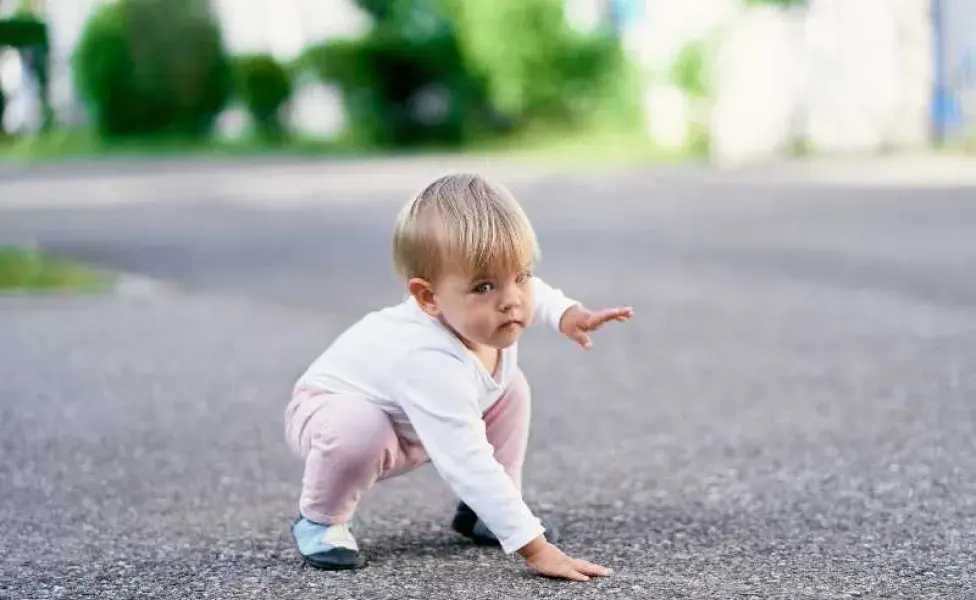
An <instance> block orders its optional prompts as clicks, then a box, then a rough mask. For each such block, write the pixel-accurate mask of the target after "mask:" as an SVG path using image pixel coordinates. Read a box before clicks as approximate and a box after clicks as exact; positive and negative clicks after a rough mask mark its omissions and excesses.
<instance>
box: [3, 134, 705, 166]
mask: <svg viewBox="0 0 976 600" xmlns="http://www.w3.org/2000/svg"><path fill="white" fill-rule="evenodd" d="M445 153H457V154H475V155H489V156H502V157H519V158H525V159H527V160H532V161H541V162H548V163H554V162H555V163H558V164H564V165H570V166H574V167H577V166H578V167H587V168H598V167H601V166H621V165H623V166H630V165H638V164H655V163H662V162H676V161H681V160H686V159H688V158H689V156H688V155H687V154H669V153H666V152H663V151H661V150H659V149H657V148H655V147H654V146H653V145H652V144H651V142H650V141H649V140H648V139H647V138H646V136H644V135H643V132H641V131H636V130H633V131H612V132H608V131H593V132H585V131H584V132H577V133H572V134H567V133H565V132H561V131H541V130H536V131H529V132H525V133H521V134H519V135H517V136H509V137H506V138H501V139H486V140H484V141H481V142H477V143H474V144H472V145H470V146H468V147H466V148H462V149H456V148H455V149H452V148H445V147H437V146H431V147H426V148H418V149H410V150H397V151H377V150H372V149H364V148H361V147H356V146H354V145H353V144H352V143H350V142H346V141H341V140H340V141H321V140H310V139H292V140H288V141H286V142H284V143H282V144H280V145H270V144H266V143H262V142H261V141H259V140H254V139H244V140H240V141H221V140H216V139H211V140H205V141H200V142H188V141H187V140H186V139H182V138H148V139H138V140H131V141H118V142H111V143H107V142H103V141H101V140H99V139H98V137H97V136H95V135H94V134H93V133H91V132H86V131H70V132H55V133H51V134H48V135H45V136H37V137H28V138H22V139H17V138H7V139H2V138H0V164H4V163H6V164H36V163H52V162H59V161H65V160H71V159H78V158H96V159H97V158H112V157H125V158H140V159H146V160H151V159H158V158H185V159H193V158H206V157H210V158H234V157H248V156H268V157H273V156H280V157H287V156H299V157H336V158H338V157H346V158H348V157H378V156H384V155H385V156H405V155H414V156H416V155H425V154H434V155H443V154H445Z"/></svg>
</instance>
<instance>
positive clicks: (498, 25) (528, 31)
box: [441, 0, 633, 124]
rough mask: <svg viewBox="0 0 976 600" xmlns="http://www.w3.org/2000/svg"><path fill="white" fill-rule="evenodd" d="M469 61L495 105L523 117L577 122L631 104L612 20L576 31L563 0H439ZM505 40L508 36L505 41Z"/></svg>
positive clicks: (523, 119)
mask: <svg viewBox="0 0 976 600" xmlns="http://www.w3.org/2000/svg"><path fill="white" fill-rule="evenodd" d="M441 2H442V3H443V4H444V5H445V6H447V7H448V8H449V10H450V12H451V14H452V16H453V18H454V22H455V23H456V27H457V32H458V33H457V35H458V40H459V42H460V46H461V52H462V55H463V56H464V58H465V61H466V63H467V64H468V65H469V67H470V68H471V69H473V70H474V71H475V73H476V74H478V75H479V76H481V77H483V78H484V79H485V80H486V82H487V86H488V93H489V98H490V100H491V102H492V105H493V106H494V108H495V109H497V110H498V111H500V112H501V113H503V114H505V115H506V116H507V117H509V118H511V119H515V120H518V121H523V122H525V121H544V122H554V123H558V124H567V123H574V122H577V121H579V120H581V119H585V118H586V117H587V116H589V115H591V114H592V113H594V112H597V111H599V110H600V106H601V105H604V106H606V105H607V104H608V103H609V104H611V105H614V104H615V106H614V110H617V109H621V108H622V107H623V106H624V105H626V104H630V103H631V100H632V98H628V96H629V95H630V94H631V93H632V92H633V89H631V88H630V87H629V86H630V83H632V80H631V79H630V77H629V74H628V72H627V71H628V67H629V65H628V62H627V59H626V57H625V55H624V53H623V50H622V48H621V46H620V42H619V40H618V39H617V38H616V36H615V35H613V32H612V31H611V30H610V28H609V27H608V28H607V29H605V30H598V31H596V32H593V33H581V32H578V31H575V30H573V29H572V28H571V27H570V26H569V24H568V22H567V20H566V16H565V13H564V10H565V9H564V2H563V0H492V1H491V2H469V1H465V0H441ZM500 40H504V42H503V43H500Z"/></svg>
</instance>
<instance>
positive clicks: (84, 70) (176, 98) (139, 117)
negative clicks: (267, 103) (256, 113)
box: [73, 0, 234, 138]
mask: <svg viewBox="0 0 976 600" xmlns="http://www.w3.org/2000/svg"><path fill="white" fill-rule="evenodd" d="M73 64H74V75H75V85H76V87H77V89H78V90H79V94H80V96H81V97H82V98H83V99H84V100H85V102H86V104H87V106H88V107H89V110H90V111H91V113H92V115H93V117H94V119H95V122H96V123H97V125H98V130H99V132H100V133H101V134H102V135H103V136H104V137H109V138H110V137H119V136H131V135H154V134H175V135H180V136H189V137H202V136H205V135H208V134H209V133H210V131H211V130H212V127H213V124H214V121H215V120H216V117H217V115H218V114H219V113H220V111H221V110H223V108H224V107H225V106H226V104H227V102H228V101H229V99H230V97H231V94H232V93H233V86H234V73H233V67H232V64H231V61H230V58H229V57H228V56H227V54H226V52H225V50H224V46H223V39H222V36H221V31H220V27H219V24H218V23H217V22H216V20H215V18H214V16H213V15H212V14H211V12H210V8H209V6H208V3H207V2H206V0H116V1H115V2H112V3H109V4H103V5H101V6H99V7H98V9H96V10H95V12H94V13H93V15H92V16H91V18H90V19H89V21H88V23H87V24H86V25H85V28H84V30H83V31H82V35H81V39H80V40H79V43H78V45H77V47H76V50H75V54H74V56H73Z"/></svg>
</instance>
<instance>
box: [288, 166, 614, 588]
mask: <svg viewBox="0 0 976 600" xmlns="http://www.w3.org/2000/svg"><path fill="white" fill-rule="evenodd" d="M393 254H394V260H395V264H396V268H397V271H398V272H399V274H400V275H401V276H402V278H403V279H404V281H405V283H406V288H407V292H408V293H407V294H406V295H405V296H404V299H403V300H402V302H400V303H399V304H396V305H394V306H390V307H386V308H383V309H380V310H377V311H375V312H372V313H369V314H367V315H366V316H364V317H363V318H362V319H361V320H359V321H358V322H357V323H355V324H353V325H352V327H350V328H349V329H347V330H346V331H345V332H343V333H342V334H341V335H339V336H338V337H337V339H335V340H334V342H333V343H332V345H331V346H330V347H329V348H328V349H326V350H325V352H323V353H322V354H321V355H320V356H319V357H318V358H317V359H316V360H315V361H314V362H313V363H312V364H311V366H310V367H309V368H308V369H307V371H306V372H305V373H304V374H303V375H302V376H301V377H300V378H299V380H298V381H297V382H296V384H295V387H294V393H293V397H292V400H291V402H290V403H289V404H288V407H287V409H286V411H285V430H286V437H287V441H288V444H289V446H290V447H291V449H292V451H294V452H295V453H296V454H298V455H299V456H300V457H302V458H303V459H304V461H305V471H304V476H303V478H302V491H301V496H300V500H299V513H300V515H299V517H298V518H297V519H296V520H295V521H294V523H293V524H292V535H293V536H294V540H295V544H296V545H297V547H298V551H299V552H300V554H301V556H302V557H303V558H304V560H305V561H307V562H308V563H309V564H311V565H313V566H315V567H318V568H322V569H351V568H358V567H361V566H363V564H364V562H365V561H364V560H363V559H362V557H361V555H360V549H359V547H358V545H357V543H356V540H355V538H354V537H353V535H352V533H351V531H350V529H349V523H350V521H351V520H352V516H353V512H354V511H355V509H356V506H357V504H358V503H359V501H360V499H361V497H362V495H363V494H364V493H366V492H367V491H368V490H369V489H370V488H371V487H372V486H373V485H374V484H375V483H376V482H378V481H381V480H384V479H388V478H390V477H394V476H397V475H401V474H404V473H406V472H408V471H410V470H412V469H415V468H417V467H419V466H420V465H423V464H425V463H426V462H427V461H430V462H431V463H432V464H433V466H434V468H435V469H436V470H437V472H438V473H439V474H440V476H441V477H443V478H444V480H445V481H446V483H447V484H448V485H449V486H450V488H451V490H452V491H453V492H454V493H455V494H456V495H457V496H458V498H459V499H460V502H459V504H458V506H457V509H456V512H455V515H454V518H453V521H452V527H453V529H454V530H455V531H457V532H458V533H460V534H462V535H464V536H467V537H468V538H471V539H472V540H474V541H475V542H476V543H481V544H491V545H498V546H500V547H501V548H502V550H503V551H504V552H505V553H506V554H511V553H513V552H518V553H519V554H521V555H522V556H523V557H524V558H525V560H526V561H527V564H528V565H529V566H530V567H531V568H533V569H534V570H536V571H537V572H539V573H541V574H543V575H547V576H550V577H561V578H567V579H574V580H580V581H586V580H588V579H589V578H590V577H592V576H605V575H609V573H610V571H609V570H608V569H606V568H604V567H602V566H599V565H594V564H592V563H589V562H586V561H583V560H578V559H573V558H570V557H568V556H566V555H565V554H563V553H562V552H561V551H560V550H559V549H558V548H557V547H556V546H555V545H554V542H555V541H556V534H555V532H554V531H553V530H552V528H551V527H548V526H547V525H545V524H543V522H542V521H540V520H539V519H538V518H537V517H536V516H535V515H534V514H533V513H532V511H531V510H530V509H529V508H528V507H527V506H526V504H525V503H524V502H523V500H522V495H521V486H522V464H523V461H524V459H525V451H526V444H527V441H528V432H529V407H530V394H529V386H528V384H527V383H526V380H525V376H524V375H523V374H522V372H521V371H520V370H519V367H518V345H517V341H518V339H519V336H520V335H521V334H522V332H523V331H525V329H526V328H527V327H529V326H530V325H531V324H533V323H542V324H545V325H547V326H549V327H551V328H553V329H555V330H558V331H559V332H561V333H562V334H564V335H565V336H567V337H568V338H570V339H571V340H573V341H575V342H577V343H579V344H580V345H581V346H582V347H583V348H586V349H588V348H590V346H591V344H592V342H591V340H590V337H589V336H588V335H587V333H588V332H590V331H593V330H595V329H597V328H599V327H600V326H601V325H603V324H605V323H607V322H608V321H623V320H626V319H629V318H630V317H631V315H632V311H631V309H630V308H615V309H608V310H603V311H599V312H592V311H589V310H587V309H585V308H583V307H582V306H581V305H580V304H579V303H578V302H576V301H574V300H572V299H570V298H567V297H566V296H565V295H563V293H562V292H560V291H559V290H557V289H554V288H552V287H550V286H549V285H547V284H546V283H545V282H543V281H542V280H541V279H539V278H537V277H535V276H534V275H533V274H532V268H533V264H534V262H535V261H536V260H537V259H538V257H539V250H538V244H537V241H536V237H535V233H534V231H533V229H532V226H531V224H530V223H529V220H528V218H527V217H526V215H525V213H524V212H523V210H522V208H521V207H520V206H519V204H518V202H517V201H516V200H515V199H514V198H513V197H512V195H511V194H510V193H509V192H508V191H507V190H506V189H504V188H503V187H501V186H500V185H497V184H495V183H493V182H490V181H487V180H486V179H484V178H482V177H479V176H477V175H467V174H458V175H450V176H445V177H442V178H439V179H437V180H436V181H434V182H433V183H431V184H430V185H429V186H427V187H426V188H425V189H424V190H423V191H421V192H420V193H419V194H418V195H416V196H415V197H414V198H413V199H412V200H411V201H410V202H408V203H407V204H406V205H405V206H404V207H403V208H402V210H401V211H400V214H399V216H398V218H397V222H396V226H395V230H394V235H393Z"/></svg>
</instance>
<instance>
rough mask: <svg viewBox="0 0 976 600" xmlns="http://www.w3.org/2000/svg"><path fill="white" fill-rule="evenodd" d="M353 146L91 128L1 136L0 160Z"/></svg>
mask: <svg viewBox="0 0 976 600" xmlns="http://www.w3.org/2000/svg"><path fill="white" fill-rule="evenodd" d="M350 153H353V149H351V148H348V147H346V146H345V145H343V144H342V143H333V142H323V141H317V140H303V139H298V140H292V141H289V142H286V143H283V144H281V145H279V146H272V145H269V144H264V143H261V142H259V141H256V140H241V141H222V140H216V139H213V140H205V141H200V142H192V141H188V140H186V139H185V138H177V137H154V138H141V139H135V140H125V141H113V142H104V141H102V140H100V139H99V138H98V136H96V135H94V134H93V133H92V132H89V131H59V132H54V133H50V134H47V135H41V136H36V137H25V138H13V137H9V138H6V139H2V138H0V163H8V164H10V163H41V162H56V161H59V160H65V159H73V158H91V157H96V158H98V157H137V158H146V159H151V158H172V157H185V158H194V157H199V158H203V157H235V156H253V155H274V154H284V155H304V156H322V155H337V154H350Z"/></svg>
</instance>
